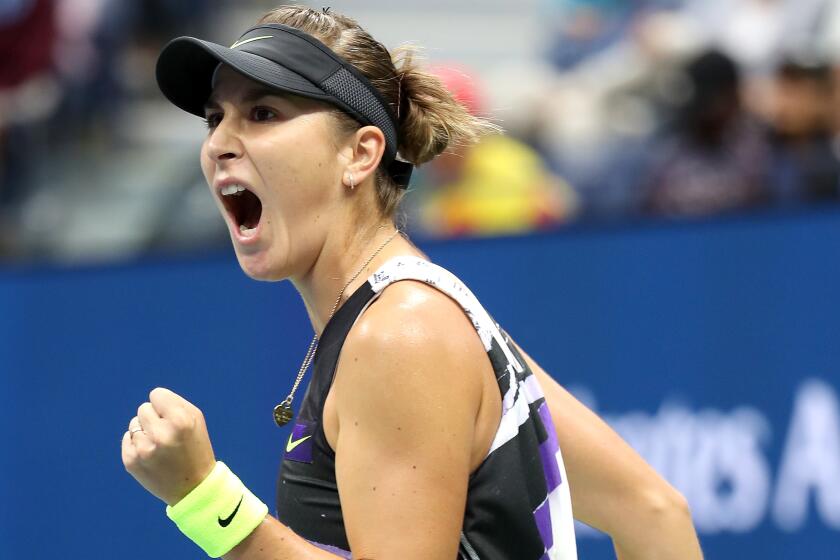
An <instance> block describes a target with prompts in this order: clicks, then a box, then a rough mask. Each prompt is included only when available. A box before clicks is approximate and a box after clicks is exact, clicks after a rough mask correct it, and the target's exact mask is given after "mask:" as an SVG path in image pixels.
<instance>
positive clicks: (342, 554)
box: [306, 539, 353, 560]
mask: <svg viewBox="0 0 840 560" xmlns="http://www.w3.org/2000/svg"><path fill="white" fill-rule="evenodd" d="M306 541H307V542H308V543H309V544H314V545H315V546H317V547H318V548H320V549H321V550H326V551H327V552H329V553H332V554H335V555H336V556H338V557H340V558H346V559H347V560H352V558H353V555H352V554H350V553H349V552H348V551H346V550H344V549H343V548H338V547H337V546H333V545H331V544H321V543H319V542H315V541H310V540H309V539H306Z"/></svg>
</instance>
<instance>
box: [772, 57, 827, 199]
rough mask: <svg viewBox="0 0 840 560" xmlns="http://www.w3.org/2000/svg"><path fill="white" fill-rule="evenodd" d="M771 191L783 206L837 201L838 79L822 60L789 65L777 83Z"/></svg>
mask: <svg viewBox="0 0 840 560" xmlns="http://www.w3.org/2000/svg"><path fill="white" fill-rule="evenodd" d="M774 89H775V95H774V110H773V112H772V116H771V119H772V120H771V122H770V126H771V140H772V147H773V158H772V167H771V174H770V187H771V190H772V192H773V197H774V199H775V200H776V201H777V202H779V203H781V204H784V205H788V206H791V205H795V204H797V203H801V202H810V201H818V200H825V199H837V198H838V196H840V190H838V189H839V188H840V160H838V157H837V154H836V153H835V149H834V146H833V143H832V128H833V124H834V123H833V122H832V121H833V114H834V111H835V109H834V76H833V72H832V68H831V66H830V65H829V64H827V63H825V62H823V61H821V60H817V59H814V60H806V59H789V60H787V61H785V62H784V63H783V64H781V65H780V66H779V68H778V71H777V73H776V79H775V88H774Z"/></svg>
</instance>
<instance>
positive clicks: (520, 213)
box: [0, 0, 840, 260]
mask: <svg viewBox="0 0 840 560" xmlns="http://www.w3.org/2000/svg"><path fill="white" fill-rule="evenodd" d="M273 4H274V3H270V2H261V1H256V0H254V1H251V2H234V1H232V0H230V1H223V0H216V1H214V0H0V55H1V56H0V256H4V257H6V258H7V259H9V258H56V259H68V260H73V259H77V258H85V257H92V258H102V257H119V256H122V255H134V254H138V253H146V252H149V251H167V250H183V249H196V248H202V247H212V246H218V245H219V244H222V243H224V242H225V235H226V234H225V231H224V228H223V226H222V223H221V219H219V218H217V217H216V216H215V212H216V211H215V208H214V207H213V204H212V201H211V200H210V198H209V197H208V196H206V193H205V191H204V187H203V186H202V185H201V176H200V171H199V169H198V165H197V162H196V153H197V145H198V142H200V138H201V132H200V131H201V125H200V123H199V124H198V125H194V124H191V125H186V124H185V123H187V122H189V121H188V120H178V119H180V118H181V117H180V116H178V115H177V114H176V112H172V109H171V108H168V107H167V108H166V109H164V108H163V107H165V103H164V102H163V100H162V99H161V97H160V95H159V94H158V92H157V90H156V87H155V85H154V78H153V75H154V61H155V57H156V54H157V52H158V51H159V49H160V48H161V46H162V45H163V44H164V43H165V42H166V40H168V39H169V38H171V37H174V36H176V35H183V34H199V35H201V34H204V35H205V36H206V35H207V34H208V33H211V32H212V31H213V30H214V29H216V27H217V26H218V25H220V19H222V18H226V20H227V21H229V19H230V17H237V14H240V12H243V13H244V15H243V18H245V19H243V25H242V26H241V27H243V28H244V26H245V25H246V24H247V22H248V21H249V20H253V19H254V17H255V15H256V14H257V13H259V12H260V11H261V10H264V9H267V8H269V7H271V6H272V5H273ZM417 4H418V5H420V4H422V2H418V3H417ZM512 9H513V8H512ZM522 9H524V8H522ZM528 9H532V10H533V11H534V19H535V20H538V21H539V30H540V36H539V37H532V38H529V37H514V38H510V40H517V41H531V42H533V51H532V54H533V56H532V58H531V59H530V60H528V61H521V63H520V64H519V65H518V66H519V67H518V68H517V69H516V71H515V72H513V73H512V72H511V69H510V68H498V69H495V74H494V68H493V67H492V64H489V65H487V67H485V68H482V69H481V71H476V70H474V69H470V68H466V67H464V66H462V65H460V64H458V63H455V62H451V61H443V62H442V61H433V62H435V65H434V66H433V71H434V72H435V73H437V74H438V75H439V76H440V77H441V79H443V81H444V82H445V83H446V84H447V85H448V86H449V87H450V89H451V90H452V91H453V93H454V94H455V95H456V97H457V98H458V99H460V100H461V101H462V102H463V103H464V104H465V105H466V106H467V107H468V108H469V109H470V110H471V111H473V112H474V113H475V114H480V115H484V116H487V117H489V118H491V119H494V118H497V117H498V114H497V111H496V106H495V105H496V104H498V103H500V101H499V100H503V104H504V105H506V107H507V110H506V112H503V113H504V114H503V118H502V119H501V124H502V126H503V127H504V128H505V129H506V130H507V134H505V135H504V136H499V137H492V138H487V139H486V140H485V141H484V142H482V143H481V144H479V145H477V146H475V147H471V148H458V149H455V150H452V151H451V153H448V154H446V155H445V156H443V157H441V158H438V160H436V161H435V162H433V163H431V164H429V165H427V166H424V167H422V168H421V169H420V170H418V173H417V174H416V177H415V179H414V180H413V183H412V188H411V192H410V193H409V196H408V197H407V200H406V203H405V213H406V216H407V219H408V228H409V229H410V230H411V231H413V232H414V233H415V234H417V235H426V236H434V237H450V236H464V235H497V234H514V233H526V232H531V231H534V230H544V229H555V228H559V227H562V226H563V225H565V224H568V223H573V222H580V221H589V222H599V221H617V220H633V219H638V218H643V217H647V216H665V217H680V218H688V217H696V216H709V215H717V214H723V213H729V212H746V211H753V210H760V209H765V208H774V207H783V208H792V207H798V206H802V205H809V204H816V203H823V204H836V203H837V201H838V200H840V110H838V107H840V103H838V102H837V101H838V99H840V97H839V96H840V93H838V92H840V88H838V87H837V80H838V77H840V0H541V1H539V0H534V2H532V3H531V4H529V8H528ZM350 12H352V10H350ZM350 15H353V14H352V13H350ZM463 17H466V16H463ZM361 23H362V24H363V25H364V23H365V22H364V21H362V22H361ZM496 32H497V30H488V33H496Z"/></svg>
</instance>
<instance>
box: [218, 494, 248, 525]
mask: <svg viewBox="0 0 840 560" xmlns="http://www.w3.org/2000/svg"><path fill="white" fill-rule="evenodd" d="M244 498H245V494H243V495H242V498H239V503H238V504H236V509H235V510H233V513H231V514H230V517H226V518H225V519H222V518H221V517H220V518H219V525H221V526H222V527H227V526H228V525H230V522H231V521H233V518H234V516H235V515H236V512H237V511H239V506H241V505H242V500H243V499H244Z"/></svg>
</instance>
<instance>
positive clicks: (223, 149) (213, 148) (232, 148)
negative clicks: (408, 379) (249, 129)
mask: <svg viewBox="0 0 840 560" xmlns="http://www.w3.org/2000/svg"><path fill="white" fill-rule="evenodd" d="M242 151H243V150H242V141H241V139H240V137H239V131H238V130H237V129H236V125H235V122H234V119H233V118H227V117H226V118H223V119H222V121H221V122H220V123H219V124H218V126H216V128H214V129H213V131H212V132H211V133H210V138H209V139H208V140H207V155H209V156H210V158H211V159H213V161H215V162H216V163H221V162H224V161H228V160H233V159H238V158H240V157H241V156H242Z"/></svg>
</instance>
